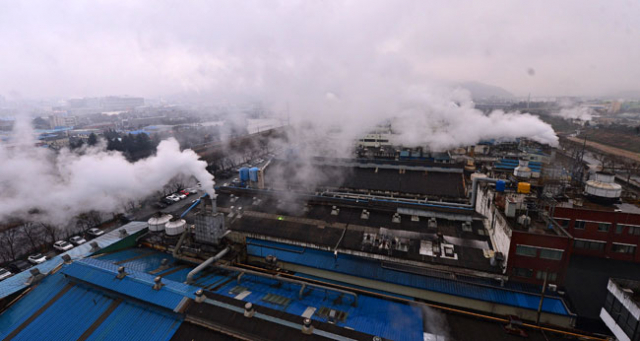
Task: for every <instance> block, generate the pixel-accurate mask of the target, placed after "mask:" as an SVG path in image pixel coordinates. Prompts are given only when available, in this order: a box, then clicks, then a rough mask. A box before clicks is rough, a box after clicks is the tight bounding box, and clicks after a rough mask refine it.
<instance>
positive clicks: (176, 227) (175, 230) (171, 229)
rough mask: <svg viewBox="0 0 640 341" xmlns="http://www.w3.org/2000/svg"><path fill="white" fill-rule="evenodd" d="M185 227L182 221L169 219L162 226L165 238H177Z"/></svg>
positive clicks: (184, 222)
mask: <svg viewBox="0 0 640 341" xmlns="http://www.w3.org/2000/svg"><path fill="white" fill-rule="evenodd" d="M186 226H187V222H186V221H185V220H184V219H171V220H170V221H169V222H168V223H166V224H165V225H164V232H165V233H166V234H167V236H178V235H180V234H182V233H183V232H184V230H185V228H186Z"/></svg>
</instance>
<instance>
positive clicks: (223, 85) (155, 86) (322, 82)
mask: <svg viewBox="0 0 640 341" xmlns="http://www.w3.org/2000/svg"><path fill="white" fill-rule="evenodd" d="M386 79H389V83H390V84H399V83H403V82H407V83H411V84H420V83H421V82H434V81H435V82H437V81H445V82H449V81H453V82H457V81H480V82H484V83H488V84H492V85H497V86H501V87H503V88H505V89H507V90H509V91H511V92H513V93H514V94H516V95H520V96H526V95H527V94H528V93H531V94H532V95H534V96H545V95H598V94H610V93H615V92H619V91H638V90H640V2H638V1H635V0H634V1H622V0H621V1H604V0H603V1H588V0H581V1H540V0H536V1H494V0H484V1H474V2H471V1H405V0H403V1H397V0H394V1H371V0H362V1H344V2H341V1H310V0H304V1H266V0H265V1H262V0H260V1H237V0H232V1H201V2H200V1H175V2H169V1H118V2H116V1H78V2H75V1H43V2H37V1H0V95H4V96H5V97H7V98H38V97H56V96H60V97H80V96H101V95H109V94H114V95H116V94H117V95H141V96H146V97H155V96H166V95H171V94H178V93H183V92H198V93H200V94H205V95H207V94H210V93H211V94H216V95H218V96H254V97H256V98H260V99H265V97H268V96H269V95H270V94H272V89H274V88H281V89H282V92H286V91H287V89H296V90H297V91H300V88H303V89H307V90H308V91H323V92H326V93H327V94H330V95H331V96H333V94H337V95H338V96H339V94H340V93H341V89H342V88H345V87H349V86H353V85H352V84H350V82H351V81H352V80H353V81H354V84H364V83H371V82H377V83H378V84H379V86H384V83H385V80H386ZM267 100H268V98H267Z"/></svg>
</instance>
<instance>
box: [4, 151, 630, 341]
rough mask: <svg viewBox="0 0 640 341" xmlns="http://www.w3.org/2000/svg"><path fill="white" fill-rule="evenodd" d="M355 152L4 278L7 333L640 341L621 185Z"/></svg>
mask: <svg viewBox="0 0 640 341" xmlns="http://www.w3.org/2000/svg"><path fill="white" fill-rule="evenodd" d="M361 148H364V149H367V148H369V149H372V150H360V152H361V153H362V152H364V153H365V154H366V155H368V157H359V158H353V159H338V158H326V157H323V158H318V157H316V158H307V159H302V158H299V157H298V156H297V155H295V153H293V152H288V153H282V155H284V156H276V157H274V158H272V159H270V160H268V161H267V162H264V163H262V164H261V165H260V167H252V168H251V167H242V168H240V169H239V170H238V173H237V180H234V181H233V182H232V183H231V182H230V183H222V184H219V186H218V187H217V188H216V194H215V197H211V196H208V195H206V194H205V195H203V196H201V197H200V198H199V199H198V200H196V201H195V202H194V203H193V204H192V205H191V206H188V208H187V209H186V210H185V211H184V212H181V213H179V214H175V213H174V215H171V214H169V213H163V212H158V213H156V214H154V215H153V216H152V217H150V218H149V220H148V221H146V222H132V223H129V224H127V225H125V226H123V227H121V228H118V229H116V230H113V231H112V232H110V233H107V234H105V235H103V236H100V237H98V238H96V239H95V240H94V241H93V242H92V243H91V244H90V245H88V244H84V245H80V246H78V247H75V248H74V249H72V250H70V251H68V252H66V253H63V254H61V255H59V256H58V257H55V258H53V259H50V260H48V261H46V262H45V263H42V264H40V265H38V266H36V267H34V268H32V269H31V270H29V271H25V272H23V273H20V274H18V275H16V276H13V277H11V278H9V279H7V280H5V281H3V282H1V283H0V294H1V295H2V301H1V302H2V305H3V309H4V311H3V313H2V319H0V323H2V328H1V330H2V334H1V337H2V339H4V340H23V339H24V340H34V339H44V338H46V337H47V336H51V335H55V338H56V339H79V340H88V339H101V340H102V339H110V338H121V337H120V336H119V335H120V334H119V333H126V338H132V337H133V335H135V337H134V338H135V339H140V340H141V339H149V340H160V339H162V340H185V339H188V340H210V339H250V340H254V339H265V340H269V339H286V338H290V339H296V340H297V339H300V340H303V339H338V340H478V339H479V338H478V335H483V337H482V338H480V339H485V340H512V339H513V340H516V339H520V338H527V339H531V340H560V339H579V340H604V339H607V337H608V336H607V335H611V334H612V333H614V334H615V335H616V336H617V337H618V338H619V339H623V338H621V337H620V336H619V335H618V334H620V333H621V332H622V333H627V332H629V333H627V334H625V335H629V340H631V337H637V335H638V332H637V323H638V317H637V316H636V315H637V314H635V313H636V312H637V306H636V308H631V307H627V310H629V312H628V313H627V314H626V315H625V316H627V317H625V320H624V321H621V320H620V321H618V320H619V319H618V315H616V312H612V309H614V308H612V307H611V304H612V303H611V302H609V301H611V296H612V295H618V296H619V295H620V294H619V293H620V292H622V293H627V292H628V293H630V294H629V295H631V296H632V297H635V296H634V295H635V292H634V291H633V290H634V289H619V287H620V286H622V285H626V286H631V284H628V282H626V281H632V280H633V279H634V278H629V279H625V280H623V279H610V277H616V275H619V276H620V277H623V278H628V277H629V274H631V277H633V276H638V275H635V274H637V273H638V272H634V271H632V270H631V269H635V267H636V264H637V262H638V261H640V258H638V257H639V256H638V254H637V253H636V249H637V247H638V236H639V235H640V232H639V233H636V232H638V231H640V208H639V207H638V206H637V205H638V204H637V201H636V202H633V201H629V200H628V198H626V197H623V193H625V195H626V194H627V191H626V190H623V189H622V186H621V185H620V184H617V183H616V182H615V175H613V174H607V173H594V174H592V175H591V178H590V179H589V180H588V181H585V182H584V183H582V184H581V186H584V188H583V190H580V189H578V188H577V187H576V186H577V185H576V182H575V181H572V179H571V177H570V176H569V175H568V174H567V171H566V169H567V168H568V167H563V166H559V165H560V162H561V161H562V159H561V157H560V156H558V155H555V154H556V153H557V151H556V150H549V149H545V148H543V147H542V146H538V145H535V144H533V143H531V142H528V141H525V140H523V141H520V142H519V143H495V144H486V145H481V146H474V147H469V148H467V149H463V150H455V151H451V152H448V153H446V154H444V155H443V154H442V153H440V154H438V156H437V158H434V157H432V156H431V155H430V154H429V153H424V152H422V151H421V150H420V151H411V150H397V151H395V152H393V151H390V150H386V151H384V150H383V149H384V148H382V150H381V149H379V148H377V147H361ZM476 151H477V153H476ZM573 180H575V179H573ZM594 260H595V261H594ZM596 263H599V264H596ZM599 267H600V268H602V267H608V268H607V271H606V272H605V271H602V270H598V268H599ZM612 274H613V275H612ZM637 279H640V278H637ZM586 282H589V283H586ZM631 287H632V288H635V287H633V286H631ZM636 287H637V285H636ZM625 290H626V291H625ZM612 292H613V294H611V293H612ZM618 296H615V297H618ZM618 299H620V300H625V298H620V297H618ZM605 301H606V302H608V303H605ZM627 301H633V299H626V301H624V302H627ZM618 306H619V305H618ZM625 306H627V305H626V303H625ZM634 309H635V310H634ZM70 314H71V315H73V317H72V318H71V316H70ZM634 319H635V320H634ZM612 323H613V324H615V323H618V326H617V327H610V328H609V330H611V331H608V330H607V328H605V327H604V326H605V325H606V326H610V325H611V324H612ZM624 323H629V325H625V324H624ZM463 325H464V328H460V326H463ZM634 335H635V336H634Z"/></svg>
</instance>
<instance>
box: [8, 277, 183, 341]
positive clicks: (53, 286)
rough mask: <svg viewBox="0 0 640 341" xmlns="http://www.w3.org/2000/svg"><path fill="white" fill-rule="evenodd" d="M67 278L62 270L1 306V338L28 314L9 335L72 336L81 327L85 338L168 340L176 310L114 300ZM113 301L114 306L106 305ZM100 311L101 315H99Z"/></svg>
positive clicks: (36, 337) (18, 337)
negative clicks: (10, 304)
mask: <svg viewBox="0 0 640 341" xmlns="http://www.w3.org/2000/svg"><path fill="white" fill-rule="evenodd" d="M70 283H72V282H71V281H70V278H68V277H65V276H64V275H63V274H62V273H61V272H58V273H56V274H54V275H51V276H48V277H46V278H45V279H44V280H43V281H42V282H40V284H39V285H38V286H37V287H35V288H34V289H33V290H32V291H31V292H29V293H28V294H27V295H25V296H24V297H22V298H21V299H20V300H18V301H17V302H16V303H15V304H13V305H12V306H11V307H10V308H9V309H7V310H6V311H5V312H3V314H2V318H1V319H0V339H4V338H6V337H7V336H8V335H9V334H11V333H13V332H14V330H16V329H17V328H20V327H21V325H22V324H24V323H25V321H27V320H28V319H29V318H32V319H33V320H32V321H31V322H29V323H28V324H25V325H24V326H22V328H23V329H21V330H19V331H16V335H15V337H14V338H13V340H76V339H78V338H79V337H80V336H82V335H83V334H85V333H87V334H88V335H89V337H88V340H127V339H128V340H168V339H171V337H172V336H173V334H174V333H175V331H176V330H177V329H178V327H179V326H180V324H181V323H182V317H181V316H180V315H178V314H173V313H170V312H169V311H166V312H162V311H160V309H154V308H153V307H152V306H147V307H145V306H143V305H142V304H138V303H131V302H126V301H123V302H120V303H118V301H115V297H112V296H111V294H110V293H106V292H102V291H101V290H100V289H99V288H96V287H89V286H87V285H84V284H76V285H75V286H72V287H70V286H68V284H70ZM63 288H64V289H65V290H64V291H63V290H62V289H63ZM65 291H66V292H65ZM55 298H57V299H55ZM52 299H55V300H52ZM47 304H49V306H48V307H46V309H43V307H44V306H45V305H47ZM116 304H119V305H117V307H115V309H113V308H112V309H113V311H109V310H108V309H109V307H110V306H112V305H113V306H115V305H116ZM39 310H40V311H39ZM38 311H39V312H38ZM38 313H39V315H38ZM102 314H104V315H105V317H103V319H104V320H101V319H100V317H101V315H102ZM34 317H35V318H34ZM92 328H95V329H93V330H92Z"/></svg>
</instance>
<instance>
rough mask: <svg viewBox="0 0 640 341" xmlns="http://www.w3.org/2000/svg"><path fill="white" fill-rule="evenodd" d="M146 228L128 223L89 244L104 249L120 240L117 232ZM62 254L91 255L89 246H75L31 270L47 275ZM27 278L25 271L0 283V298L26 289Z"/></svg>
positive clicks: (86, 244) (144, 224)
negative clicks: (94, 243)
mask: <svg viewBox="0 0 640 341" xmlns="http://www.w3.org/2000/svg"><path fill="white" fill-rule="evenodd" d="M146 227H147V223H146V222H141V221H134V222H130V223H129V224H127V225H124V226H122V227H120V228H118V229H116V230H113V231H111V232H109V233H105V234H104V235H102V236H100V237H98V238H96V239H93V240H92V241H91V242H96V243H98V246H99V247H100V248H105V247H107V246H109V245H111V244H113V243H115V242H118V241H120V240H121V238H120V232H119V230H121V229H125V230H126V231H127V232H128V233H129V234H134V233H136V232H138V231H140V230H142V229H144V228H146ZM64 254H68V255H69V256H71V258H72V259H79V258H84V257H86V256H88V255H90V254H91V245H89V243H85V244H82V245H80V246H76V247H75V248H73V249H71V250H69V251H67V252H65V253H63V254H60V255H57V256H56V257H54V258H52V259H49V260H48V261H46V262H44V263H42V264H39V265H36V266H35V267H33V268H37V269H38V270H40V272H41V273H43V274H47V273H49V272H50V271H51V270H53V269H55V268H56V267H58V266H59V265H60V264H62V263H63V260H62V255H64ZM33 268H32V269H33ZM29 277H31V273H30V272H29V270H27V271H23V272H21V273H19V274H16V275H14V276H12V277H10V278H7V279H6V280H4V281H2V282H0V298H3V297H7V296H9V295H11V294H14V293H16V292H18V291H20V290H22V289H24V288H26V287H27V284H26V283H27V280H28V279H29Z"/></svg>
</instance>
